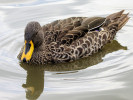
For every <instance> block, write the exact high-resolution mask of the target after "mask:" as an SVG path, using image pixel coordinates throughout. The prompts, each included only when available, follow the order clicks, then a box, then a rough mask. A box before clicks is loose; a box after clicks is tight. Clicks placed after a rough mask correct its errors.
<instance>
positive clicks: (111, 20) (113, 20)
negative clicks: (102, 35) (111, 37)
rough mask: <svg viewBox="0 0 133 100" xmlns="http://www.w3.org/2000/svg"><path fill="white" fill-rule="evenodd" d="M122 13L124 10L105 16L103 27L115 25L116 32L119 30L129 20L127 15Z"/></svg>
mask: <svg viewBox="0 0 133 100" xmlns="http://www.w3.org/2000/svg"><path fill="white" fill-rule="evenodd" d="M123 12H124V10H122V11H120V12H117V13H114V14H111V15H109V16H107V17H106V21H105V25H107V26H113V25H114V24H115V25H117V31H118V30H120V29H121V28H122V27H123V26H124V25H125V24H126V23H127V21H128V20H129V16H128V14H129V13H127V14H123Z"/></svg>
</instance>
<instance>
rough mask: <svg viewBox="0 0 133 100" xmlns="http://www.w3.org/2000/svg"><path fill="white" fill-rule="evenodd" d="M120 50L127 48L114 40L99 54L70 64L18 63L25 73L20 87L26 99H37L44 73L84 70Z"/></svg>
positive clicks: (41, 90) (42, 86) (42, 83)
mask: <svg viewBox="0 0 133 100" xmlns="http://www.w3.org/2000/svg"><path fill="white" fill-rule="evenodd" d="M120 49H123V50H126V49H127V48H126V47H123V46H121V45H120V44H119V43H118V42H117V41H116V40H113V41H112V42H111V43H109V44H106V45H105V46H104V47H103V49H102V51H100V52H99V53H95V54H94V55H92V56H89V57H87V58H82V59H79V60H76V61H73V62H70V63H59V64H47V65H45V66H42V65H41V66H37V65H34V64H25V63H20V66H21V67H22V68H24V69H25V70H26V71H27V80H26V84H23V85H22V86H23V87H24V88H26V90H27V92H26V97H27V98H28V99H30V100H33V99H37V98H38V97H39V96H40V94H41V93H42V92H43V88H44V71H73V70H80V69H84V68H87V67H89V66H92V65H95V64H98V63H100V62H101V61H102V57H104V56H105V55H106V54H108V53H111V52H113V51H117V50H120Z"/></svg>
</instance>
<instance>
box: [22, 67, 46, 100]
mask: <svg viewBox="0 0 133 100" xmlns="http://www.w3.org/2000/svg"><path fill="white" fill-rule="evenodd" d="M25 70H27V80H26V84H23V85H22V87H23V88H25V89H26V98H27V99H28V100H36V99H37V98H38V97H39V96H40V94H41V93H42V92H43V88H44V69H43V70H42V69H39V68H26V69H25Z"/></svg>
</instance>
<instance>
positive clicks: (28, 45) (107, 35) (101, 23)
mask: <svg viewBox="0 0 133 100" xmlns="http://www.w3.org/2000/svg"><path fill="white" fill-rule="evenodd" d="M123 12H124V10H122V11H120V12H117V13H114V14H111V15H109V16H107V17H105V18H104V17H70V18H67V19H63V20H56V21H54V22H52V23H49V24H46V25H44V26H42V27H41V25H40V24H39V23H38V22H35V21H33V22H29V23H28V24H27V26H26V28H25V34H24V42H25V44H24V46H23V47H22V49H21V51H20V53H19V55H18V58H19V59H20V61H22V62H26V63H34V64H46V63H59V62H69V61H73V60H76V59H79V58H82V57H87V56H90V55H92V54H93V53H96V52H98V51H99V50H100V49H102V47H103V46H104V45H105V44H107V43H109V42H111V41H112V40H113V39H114V37H115V35H116V33H117V31H118V30H120V29H121V28H122V27H123V26H124V25H125V24H126V22H127V21H128V19H129V17H128V14H123Z"/></svg>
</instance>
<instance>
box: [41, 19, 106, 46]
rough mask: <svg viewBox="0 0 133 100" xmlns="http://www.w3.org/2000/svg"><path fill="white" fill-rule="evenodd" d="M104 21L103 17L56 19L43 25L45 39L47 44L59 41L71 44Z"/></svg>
mask: <svg viewBox="0 0 133 100" xmlns="http://www.w3.org/2000/svg"><path fill="white" fill-rule="evenodd" d="M104 21H105V18H103V17H91V18H88V17H70V18H67V19H63V20H56V21H54V22H52V23H50V24H46V25H44V26H43V31H44V34H45V36H44V38H45V39H44V40H45V42H46V44H49V43H51V42H59V44H60V45H61V44H64V45H70V44H71V43H72V42H73V41H75V40H76V39H79V38H81V37H83V36H84V35H85V34H86V33H87V32H88V31H91V30H92V29H95V28H97V27H99V26H100V25H101V24H102V23H103V22H104Z"/></svg>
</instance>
